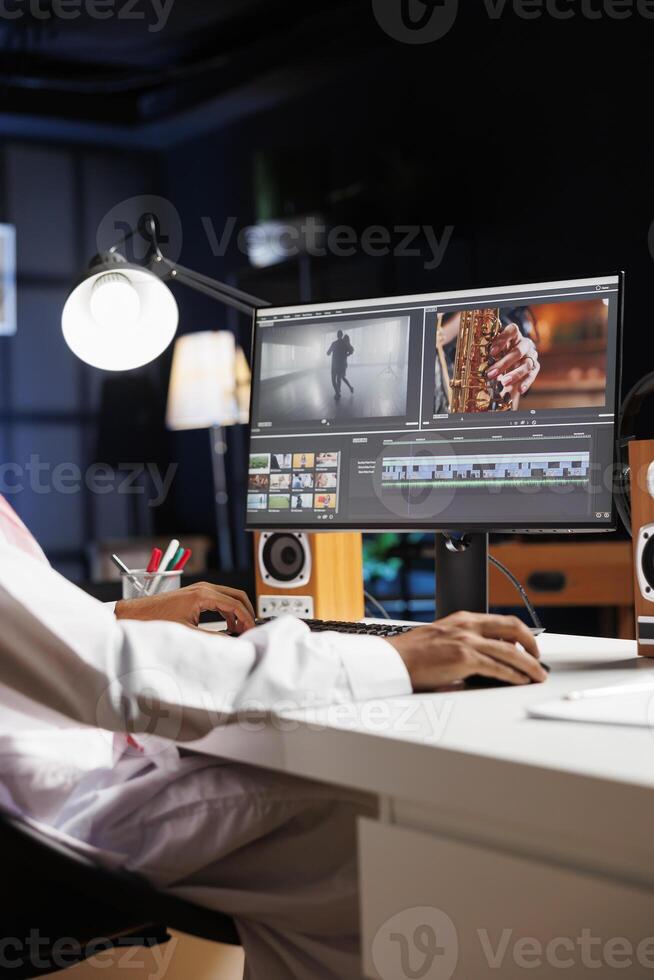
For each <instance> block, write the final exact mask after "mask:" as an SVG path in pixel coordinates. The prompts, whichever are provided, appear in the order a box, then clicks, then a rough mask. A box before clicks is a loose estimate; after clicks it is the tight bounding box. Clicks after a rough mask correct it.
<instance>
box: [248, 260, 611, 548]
mask: <svg viewBox="0 0 654 980" xmlns="http://www.w3.org/2000/svg"><path fill="white" fill-rule="evenodd" d="M622 292H623V277H622V275H621V274H615V275H609V276H601V277H597V278H590V279H575V280H568V281H561V282H546V283H531V284H527V285H515V286H504V287H493V288H488V289H469V290H461V291H456V292H441V293H427V294H423V295H418V296H395V297H387V298H384V299H370V300H354V301H347V302H337V303H334V302H330V303H315V304H311V305H302V306H286V307H278V308H265V309H262V310H259V311H258V312H257V314H256V319H255V324H254V338H253V385H252V405H251V437H250V455H249V472H248V493H247V527H248V529H250V530H267V531H270V530H282V529H283V530H303V531H325V530H330V531H331V530H351V529H356V530H365V531H372V532H374V531H386V530H396V531H409V530H411V531H416V530H424V531H439V530H443V531H445V530H448V529H455V530H457V531H459V532H463V533H471V532H483V533H487V532H489V531H498V532H508V533H532V532H541V533H542V532H565V533H568V532H574V531H585V532H588V531H611V530H614V529H615V520H616V518H615V512H614V506H613V492H612V490H613V487H612V481H613V475H614V467H613V464H614V460H615V431H614V429H615V421H616V412H617V409H618V399H619V380H620V349H621V348H620V341H621V320H622ZM507 356H508V358H509V360H508V361H507V360H505V358H506V357H507ZM496 367H497V370H495V371H494V370H493V369H494V368H496Z"/></svg>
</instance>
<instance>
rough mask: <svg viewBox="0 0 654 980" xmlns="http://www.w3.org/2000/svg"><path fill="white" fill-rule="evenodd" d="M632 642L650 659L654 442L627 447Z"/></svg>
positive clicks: (653, 653)
mask: <svg viewBox="0 0 654 980" xmlns="http://www.w3.org/2000/svg"><path fill="white" fill-rule="evenodd" d="M629 468H630V470H631V528H632V536H633V555H634V562H633V564H634V594H635V604H636V639H637V640H638V653H639V654H640V656H641V657H654V441H652V440H643V441H634V442H631V443H630V444H629Z"/></svg>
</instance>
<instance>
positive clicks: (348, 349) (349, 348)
mask: <svg viewBox="0 0 654 980" xmlns="http://www.w3.org/2000/svg"><path fill="white" fill-rule="evenodd" d="M343 340H344V342H345V343H346V344H347V347H346V349H345V367H344V368H343V377H342V378H341V380H342V381H344V382H345V384H346V385H347V386H348V388H349V389H350V394H352V395H353V394H354V388H353V387H352V385H351V384H350V382H349V381H348V380H347V362H348V359H349V358H350V357H351V356H352V354H354V347H353V346H352V343H351V341H350V337H349V334H345V336H344V337H343Z"/></svg>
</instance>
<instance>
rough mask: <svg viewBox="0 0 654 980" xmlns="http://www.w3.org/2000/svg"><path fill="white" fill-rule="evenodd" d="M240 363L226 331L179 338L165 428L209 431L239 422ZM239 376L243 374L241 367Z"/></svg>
mask: <svg viewBox="0 0 654 980" xmlns="http://www.w3.org/2000/svg"><path fill="white" fill-rule="evenodd" d="M241 353H242V352H241ZM239 360H240V358H238V357H237V348H236V344H235V341H234V335H233V334H232V333H230V332H229V331H228V330H218V331H210V330H205V331H200V332H199V333H189V334H185V336H183V337H180V338H179V340H178V341H177V343H176V344H175V353H174V355H173V367H172V371H171V374H170V387H169V390H168V408H167V411H166V423H167V425H168V428H169V429H208V428H210V427H211V426H214V425H235V424H236V423H237V422H239V421H240V416H241V412H240V411H239V404H238V398H237V396H238V388H239V385H238V383H237V365H238V363H239ZM246 367H247V364H246ZM239 373H241V374H242V365H241V366H240V368H239Z"/></svg>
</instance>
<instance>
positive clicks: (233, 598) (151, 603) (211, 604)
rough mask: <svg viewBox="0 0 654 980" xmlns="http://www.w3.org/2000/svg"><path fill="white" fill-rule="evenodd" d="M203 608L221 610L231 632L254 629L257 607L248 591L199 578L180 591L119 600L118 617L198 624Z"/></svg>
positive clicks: (189, 624)
mask: <svg viewBox="0 0 654 980" xmlns="http://www.w3.org/2000/svg"><path fill="white" fill-rule="evenodd" d="M203 612H219V613H220V614H221V615H222V616H224V617H225V619H226V621H227V628H228V630H229V632H230V633H245V632H246V631H247V630H250V629H252V627H253V626H254V625H255V623H254V618H255V617H254V609H253V608H252V603H251V602H250V600H249V599H248V597H247V596H246V594H245V592H240V591H239V590H238V589H229V588H227V586H226V585H209V584H208V583H207V582H199V583H198V584H197V585H187V586H186V588H184V589H178V590H177V591H176V592H164V593H163V595H153V596H145V597H144V598H142V599H127V600H125V599H123V600H122V601H121V602H118V603H117V604H116V617H117V618H118V619H143V620H153V619H159V620H161V619H165V620H169V621H170V622H173V623H182V625H184V626H194V627H196V626H197V625H198V623H199V622H200V614H201V613H203Z"/></svg>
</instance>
